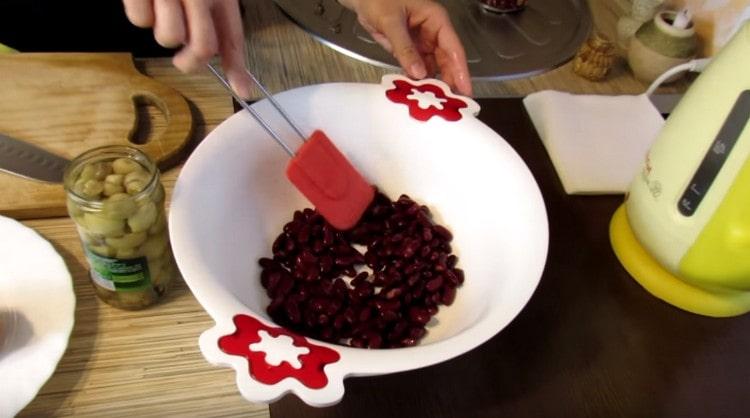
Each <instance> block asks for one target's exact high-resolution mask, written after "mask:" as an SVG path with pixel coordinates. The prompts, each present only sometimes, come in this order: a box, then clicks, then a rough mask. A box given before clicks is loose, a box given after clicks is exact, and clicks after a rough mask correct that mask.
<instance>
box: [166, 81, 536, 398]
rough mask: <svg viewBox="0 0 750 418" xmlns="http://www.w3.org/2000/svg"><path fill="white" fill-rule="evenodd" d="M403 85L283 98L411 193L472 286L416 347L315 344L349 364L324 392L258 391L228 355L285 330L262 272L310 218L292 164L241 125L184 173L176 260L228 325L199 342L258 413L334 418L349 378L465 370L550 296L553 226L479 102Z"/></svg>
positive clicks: (284, 386) (174, 205)
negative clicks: (542, 285) (308, 407)
mask: <svg viewBox="0 0 750 418" xmlns="http://www.w3.org/2000/svg"><path fill="white" fill-rule="evenodd" d="M398 82H406V80H405V79H403V78H399V77H393V76H390V77H389V76H387V77H385V78H384V80H383V83H382V84H381V85H378V84H351V83H340V84H323V85H315V86H308V87H303V88H299V89H295V90H290V91H287V92H284V93H281V94H279V95H277V96H276V98H277V100H278V101H279V102H280V103H281V104H282V105H283V106H284V107H285V108H286V109H287V111H288V112H289V113H290V114H291V116H292V118H293V119H294V120H295V121H296V122H297V123H298V124H299V125H300V127H301V128H302V130H303V131H304V132H308V133H309V132H312V130H313V129H316V128H318V129H322V130H323V131H325V132H326V133H327V134H328V136H329V137H330V138H331V139H332V140H333V141H334V142H335V143H336V145H337V147H338V148H339V149H340V150H341V151H342V152H343V153H344V154H345V155H346V156H347V157H348V158H349V159H350V160H351V161H352V163H353V164H354V166H355V167H357V168H358V170H359V171H360V172H361V173H362V174H363V175H364V176H365V178H367V179H368V180H369V181H370V182H372V183H373V184H375V185H377V186H378V187H379V188H380V189H381V190H383V191H384V192H385V193H386V194H387V195H389V196H390V197H391V199H394V200H395V199H396V198H398V196H399V195H400V194H402V193H406V194H408V195H410V196H411V197H412V198H414V199H415V200H416V201H418V202H420V203H422V204H425V205H427V206H428V207H429V208H430V209H431V211H432V213H433V216H434V217H435V218H436V221H437V222H439V223H441V224H443V225H446V226H447V227H448V228H449V229H450V230H451V231H452V232H453V235H454V240H453V243H452V246H453V249H454V252H455V253H456V254H457V255H458V257H459V260H460V261H459V267H460V268H462V269H464V271H465V272H466V282H465V283H464V285H463V286H462V287H460V288H459V289H458V292H457V296H456V300H455V302H454V303H453V304H452V305H451V306H449V307H443V308H441V309H440V312H439V313H438V314H437V315H436V316H435V318H433V321H432V322H431V323H430V324H429V325H428V334H427V335H426V337H425V338H424V339H423V340H422V341H421V342H420V344H419V345H417V346H415V347H409V348H398V349H387V350H367V349H356V348H350V347H341V346H338V345H331V344H326V343H322V342H320V341H313V340H311V341H310V343H311V344H317V345H319V346H324V347H326V348H328V349H331V350H333V351H335V352H336V353H338V355H339V356H340V359H339V360H337V361H335V362H333V363H331V364H328V365H326V366H325V374H326V377H327V381H328V382H329V384H328V385H326V386H325V387H323V388H311V387H309V386H306V385H304V384H302V383H300V381H298V380H296V379H295V378H285V379H283V380H281V381H279V382H277V383H274V384H268V383H263V382H258V381H256V380H255V379H254V378H253V377H252V376H250V377H249V373H248V372H247V361H246V360H245V359H244V358H242V357H238V356H231V355H228V354H226V353H225V352H222V351H221V350H219V349H218V344H217V339H219V338H221V337H222V335H227V334H231V333H232V332H233V330H234V329H235V324H234V323H233V318H235V317H236V316H237V315H238V314H239V315H248V316H251V317H254V318H257V319H258V320H260V321H261V322H263V323H264V324H266V325H268V326H271V327H273V326H274V325H273V324H272V322H271V320H270V318H269V317H268V315H267V314H266V311H265V308H266V306H267V305H268V303H269V300H268V297H267V296H266V293H265V291H264V289H262V287H261V286H260V283H259V274H260V272H259V267H258V264H257V260H258V258H260V257H262V256H268V255H269V254H270V251H271V248H270V247H271V243H272V242H273V240H274V239H275V237H276V236H277V235H278V234H279V233H280V232H281V229H282V226H283V225H284V223H286V222H288V221H289V220H291V217H292V213H293V211H294V210H295V209H302V208H305V207H309V206H310V204H309V203H308V202H307V201H306V200H305V199H304V197H303V196H302V195H301V194H300V193H299V192H298V191H297V190H296V189H295V188H294V187H293V186H292V185H291V184H290V182H289V181H288V180H287V179H286V177H285V175H284V169H285V166H286V164H287V162H288V160H289V157H288V156H287V155H286V154H285V153H284V151H283V150H282V149H281V148H280V147H279V146H278V145H277V144H275V143H274V142H273V140H272V139H271V138H270V137H269V136H268V134H266V133H265V132H264V131H263V130H262V129H261V128H260V126H259V125H258V124H257V123H256V122H255V121H254V120H252V118H251V117H250V115H249V114H247V113H246V112H240V113H237V114H235V115H234V116H232V117H231V118H229V119H228V120H226V121H224V122H223V123H222V124H221V125H220V126H219V127H217V128H216V129H215V130H214V131H213V132H211V134H210V135H209V136H208V137H206V138H205V139H204V140H203V142H202V143H201V145H200V146H199V147H198V148H197V149H196V150H195V152H193V154H192V155H191V156H190V158H189V160H188V161H187V163H186V164H185V166H184V167H183V169H182V171H181V173H180V177H179V179H178V181H177V184H176V186H175V191H174V193H173V196H172V202H171V209H170V234H171V240H172V246H173V249H174V253H175V256H176V259H177V262H178V265H179V267H180V270H181V272H182V273H183V276H184V278H185V281H186V282H187V284H188V285H189V286H190V288H191V290H192V291H193V293H194V294H195V296H196V298H197V299H198V301H199V302H200V303H201V305H202V306H203V307H204V309H206V311H207V312H208V313H209V315H211V317H212V318H213V319H214V320H215V321H216V324H217V325H216V327H214V328H212V329H211V330H210V331H207V332H206V333H204V334H203V335H202V336H201V341H200V344H201V350H202V351H203V354H204V355H205V356H206V358H207V359H208V360H209V361H210V362H212V363H216V364H223V365H230V366H232V367H234V368H236V369H237V372H238V385H239V388H240V391H241V392H242V394H243V395H244V396H245V397H246V398H247V399H249V400H251V401H255V402H270V401H273V400H274V399H277V398H278V397H279V396H282V395H283V394H284V393H287V392H290V391H292V392H294V393H295V394H297V395H298V396H299V397H300V398H302V399H303V400H304V401H305V402H307V403H309V404H312V405H318V406H322V405H328V404H331V403H333V402H336V401H338V400H339V399H340V398H341V396H342V395H343V383H342V380H343V378H344V377H346V376H354V375H372V374H383V373H392V372H398V371H404V370H409V369H414V368H418V367H424V366H428V365H431V364H435V363H438V362H441V361H445V360H447V359H450V358H452V357H455V356H457V355H459V354H462V353H464V352H466V351H468V350H470V349H472V348H474V347H476V346H477V345H479V344H481V343H483V342H484V341H486V340H487V339H489V338H491V337H492V336H494V335H495V334H497V333H498V332H499V331H500V330H501V329H503V328H504V327H505V326H506V325H507V324H508V323H509V322H510V321H511V320H512V319H513V318H514V317H515V316H516V315H517V314H518V313H519V312H520V311H521V309H522V308H523V307H524V305H525V304H526V302H527V301H528V300H529V298H530V297H531V295H532V294H533V292H534V289H535V288H536V285H537V283H538V282H539V279H540V277H541V273H542V270H543V268H544V264H545V261H546V254H547V241H548V229H547V216H546V211H545V206H544V201H543V199H542V196H541V193H540V191H539V188H538V186H537V184H536V182H535V181H534V178H533V176H532V175H531V173H530V171H529V170H528V168H527V167H526V165H525V164H524V162H523V160H521V158H520V157H519V156H518V155H517V154H516V153H515V151H514V150H513V149H512V148H511V147H510V146H509V145H508V144H507V143H506V142H505V141H504V140H503V138H501V137H500V136H499V135H498V134H497V133H495V132H494V131H492V130H491V129H490V128H489V127H487V126H486V125H484V124H483V123H482V122H480V121H479V120H477V119H476V118H475V117H474V114H476V113H477V112H478V110H479V109H478V106H477V105H476V103H474V102H473V101H472V100H471V99H468V98H462V97H459V96H453V95H452V94H450V92H449V90H447V86H445V85H444V84H443V83H441V82H439V81H437V80H425V81H421V82H411V83H412V84H411V87H409V85H406V86H407V87H404V88H406V89H408V88H412V94H411V96H407V95H406V94H401V95H399V94H395V93H394V94H390V93H387V92H389V91H394V90H393V88H394V86H396V83H398ZM418 89H423V91H422V93H419V92H418ZM430 90H431V91H432V93H430ZM415 92H417V93H415ZM402 93H403V91H402ZM406 97H414V99H413V100H412V99H409V100H410V101H408V100H406ZM417 97H419V99H417ZM438 99H439V100H438ZM449 99H455V100H458V103H463V104H465V105H466V107H464V108H463V109H461V110H460V111H459V112H443V111H440V112H437V111H436V112H434V113H435V114H433V112H432V111H430V110H429V109H430V107H428V106H427V105H428V104H430V103H432V104H433V106H435V103H436V102H437V101H442V102H443V103H446V106H444V109H448V106H447V104H450V103H454V104H455V103H457V102H455V101H451V100H449ZM399 100H400V101H399ZM407 101H408V103H409V105H407V103H406V102H407ZM420 105H422V106H424V107H425V108H426V109H428V110H425V108H422V107H420ZM441 106H442V105H441ZM457 106H458V104H457ZM253 107H254V108H255V109H256V110H257V111H258V112H260V113H261V114H263V115H264V116H265V117H266V118H268V119H269V120H270V121H271V125H272V126H274V127H279V130H280V131H281V132H282V133H281V135H282V136H283V137H284V138H288V139H289V145H290V146H292V147H294V148H296V147H297V146H299V140H298V139H297V138H296V137H295V136H294V134H293V133H292V132H291V130H290V129H289V128H287V127H286V125H285V124H284V123H283V121H282V120H281V119H280V118H279V117H278V116H276V115H275V113H274V112H273V111H272V109H271V108H270V104H269V103H268V102H267V101H261V102H259V103H256V104H254V105H253ZM420 109H422V110H420ZM425 113H426V114H425ZM440 115H444V116H446V117H445V118H443V117H441V116H440ZM253 332H258V331H257V330H254V331H253ZM258 335H260V334H258ZM282 351H283V350H282ZM290 352H291V350H290ZM295 355H296V354H295ZM267 358H268V356H267ZM251 362H252V360H251ZM290 364H291V363H290ZM259 367H275V366H273V365H272V364H271V363H268V364H266V365H261V366H259Z"/></svg>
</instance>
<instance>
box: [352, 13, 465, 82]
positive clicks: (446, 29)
mask: <svg viewBox="0 0 750 418" xmlns="http://www.w3.org/2000/svg"><path fill="white" fill-rule="evenodd" d="M339 2H340V3H341V4H342V5H343V6H345V7H347V8H349V9H351V10H353V11H354V12H355V13H356V14H357V18H358V20H359V23H360V24H361V25H362V27H364V28H365V30H367V31H368V32H369V33H370V35H372V37H373V39H375V41H377V42H378V43H379V44H380V45H381V46H382V47H383V48H385V49H386V50H387V51H388V52H390V53H392V54H393V55H394V57H396V60H398V62H399V65H401V67H402V68H403V69H404V71H406V74H407V75H409V76H410V77H412V78H415V79H422V78H424V77H427V76H431V75H434V74H435V73H436V72H437V71H439V72H440V75H441V78H442V79H443V81H445V82H446V83H448V85H449V86H451V88H452V89H454V90H456V91H457V92H458V93H461V94H464V95H467V96H471V94H472V90H471V89H472V88H471V79H470V75H469V68H468V65H467V63H466V53H465V52H464V48H463V46H462V44H461V40H460V39H459V38H458V35H457V34H456V31H455V29H454V28H453V25H452V24H451V21H450V17H449V16H448V12H447V11H446V10H445V8H443V6H442V5H440V4H439V3H437V2H435V1H433V0H339Z"/></svg>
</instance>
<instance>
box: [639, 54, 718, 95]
mask: <svg viewBox="0 0 750 418" xmlns="http://www.w3.org/2000/svg"><path fill="white" fill-rule="evenodd" d="M709 62H711V58H698V59H694V60H692V61H688V62H686V63H684V64H680V65H676V66H674V67H672V68H670V69H668V70H667V71H665V72H663V73H662V74H661V75H660V76H659V77H657V78H656V80H654V81H653V82H652V83H651V85H650V86H649V87H648V89H647V90H646V93H645V94H646V96H650V95H651V94H653V93H654V91H656V89H657V88H659V86H660V85H661V84H662V83H664V81H666V80H668V79H669V78H670V77H672V76H674V75H675V74H679V73H681V72H684V71H689V72H693V73H700V72H703V70H704V69H705V68H706V66H707V65H708V63H709Z"/></svg>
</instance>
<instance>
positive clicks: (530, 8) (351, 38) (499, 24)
mask: <svg viewBox="0 0 750 418" xmlns="http://www.w3.org/2000/svg"><path fill="white" fill-rule="evenodd" d="M274 1H275V2H276V4H277V5H278V6H279V7H280V8H281V9H282V10H283V11H284V12H285V13H286V14H287V16H289V17H290V18H291V19H292V20H293V21H294V22H296V23H297V24H298V25H299V26H301V27H302V28H303V29H305V30H307V31H308V32H310V33H311V34H312V35H313V36H315V37H316V38H317V39H318V40H320V41H321V42H323V43H324V44H326V45H328V46H330V47H332V48H334V49H336V50H337V51H339V52H341V53H344V54H346V55H349V56H351V57H354V58H357V59H360V60H362V61H365V62H368V63H371V64H375V65H378V66H382V67H390V68H394V69H395V68H398V64H397V62H396V60H395V59H394V58H393V57H392V56H391V55H390V54H389V53H388V52H386V51H385V50H383V49H382V48H381V47H380V45H378V44H377V43H376V42H375V41H374V40H373V39H372V38H371V37H370V35H369V34H368V33H367V32H366V31H365V30H364V29H363V28H362V27H361V26H360V25H359V23H358V22H357V18H356V16H355V14H354V13H352V12H351V11H349V10H347V9H345V8H344V7H342V6H341V5H340V4H338V3H337V2H336V0H274ZM440 1H441V3H442V4H443V5H444V6H445V7H446V8H447V9H448V12H449V13H450V16H451V19H452V21H453V24H454V25H455V26H456V31H457V32H458V34H459V36H460V37H461V40H462V41H463V43H464V47H465V48H466V55H467V60H468V61H469V70H470V72H471V75H472V77H474V78H475V79H480V80H481V79H490V80H499V79H511V78H520V77H526V76H530V75H534V74H538V73H541V72H544V71H547V70H549V69H552V68H554V67H556V66H559V65H561V64H564V63H565V62H566V61H568V60H569V59H571V58H572V57H573V55H575V52H576V51H577V50H578V48H579V47H580V45H581V44H582V43H583V42H584V41H585V40H586V38H587V37H588V35H589V32H590V30H591V25H592V24H591V13H590V11H589V9H588V5H587V4H586V1H585V0H529V2H528V4H527V5H526V7H525V8H524V9H523V10H521V11H518V12H514V13H505V14H502V13H493V12H490V11H488V10H486V9H485V8H482V7H480V5H479V2H478V1H477V0H440Z"/></svg>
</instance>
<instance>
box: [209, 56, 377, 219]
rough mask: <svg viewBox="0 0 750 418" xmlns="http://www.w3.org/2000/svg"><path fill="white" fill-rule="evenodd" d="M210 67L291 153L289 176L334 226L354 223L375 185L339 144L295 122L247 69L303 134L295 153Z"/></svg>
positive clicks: (213, 70)
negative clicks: (365, 177)
mask: <svg viewBox="0 0 750 418" xmlns="http://www.w3.org/2000/svg"><path fill="white" fill-rule="evenodd" d="M208 68H209V70H211V72H212V73H213V74H214V75H215V76H216V78H217V79H219V81H220V82H221V84H222V85H223V86H224V87H225V88H226V89H227V90H228V91H229V92H230V93H231V94H232V96H233V97H234V98H235V100H236V101H237V102H238V103H239V104H240V105H241V106H242V107H243V108H244V109H245V110H247V111H248V112H249V113H250V114H251V115H252V116H253V117H254V118H255V120H257V121H258V123H260V125H261V126H262V127H263V129H265V130H266V132H268V134H269V135H271V137H273V139H274V140H276V142H277V143H278V144H279V145H281V147H282V148H284V151H286V153H287V154H289V156H290V157H291V159H290V161H289V163H288V164H287V167H286V176H287V178H288V179H289V180H290V181H291V182H292V184H294V186H295V187H296V188H297V190H299V191H300V192H301V193H302V194H303V195H304V196H305V197H306V198H307V200H309V201H310V203H312V204H313V205H314V206H315V208H316V209H317V210H318V212H320V214H321V215H322V216H323V217H324V218H325V219H326V221H328V223H330V224H331V225H333V226H334V227H336V228H338V229H341V230H345V229H349V228H351V227H353V226H354V225H355V224H356V223H357V221H359V218H360V217H361V216H362V213H364V211H365V209H367V206H368V205H369V204H370V202H372V199H373V198H374V196H375V189H374V188H373V187H372V185H370V184H369V183H368V182H367V180H365V179H364V177H362V175H361V174H360V173H359V172H358V171H357V169H356V168H354V166H353V165H352V164H351V163H350V162H349V160H347V158H346V157H345V156H344V155H343V154H342V153H341V152H340V151H339V150H338V149H337V148H336V145H334V144H333V142H332V141H331V140H330V139H329V138H328V137H327V136H326V134H325V133H323V131H321V130H316V131H315V132H313V133H312V135H310V136H309V137H306V136H305V135H303V134H302V131H301V130H300V129H299V128H298V127H297V126H296V125H295V124H294V123H293V122H292V120H291V118H289V116H288V115H287V113H286V112H285V111H284V109H283V108H282V107H281V106H280V105H279V104H278V103H277V102H276V100H275V99H274V98H273V97H272V96H271V95H270V94H269V93H268V91H267V90H266V89H265V87H263V85H262V84H260V82H259V81H258V79H257V78H255V76H254V75H253V74H252V73H250V72H248V74H249V75H250V78H252V80H253V81H254V82H255V84H256V85H257V86H258V89H260V91H261V92H262V93H263V95H264V96H265V97H266V98H267V99H268V101H269V102H270V103H271V104H272V105H273V107H274V108H275V109H276V110H277V111H278V112H279V113H280V114H281V116H282V117H283V118H284V120H286V121H287V123H289V125H291V127H292V128H293V129H294V131H295V132H296V133H297V135H299V137H300V138H302V141H303V144H302V146H301V147H300V148H299V149H298V150H297V152H296V153H295V152H294V151H292V149H291V148H290V147H289V146H288V145H287V144H286V143H285V142H284V141H283V140H282V139H281V137H280V136H279V135H278V134H277V133H276V132H275V131H274V130H273V129H272V128H271V126H270V125H269V124H268V123H267V122H266V121H265V120H264V119H263V118H262V117H261V116H260V115H259V114H258V113H257V112H256V111H255V109H253V108H252V107H250V106H248V104H247V103H245V101H244V100H242V98H240V97H239V96H237V94H236V93H235V92H234V90H233V89H232V87H231V86H230V85H229V83H228V82H227V81H226V80H225V79H224V77H223V76H222V75H221V74H220V73H219V72H218V71H217V70H216V68H215V67H214V66H213V65H211V64H208Z"/></svg>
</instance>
